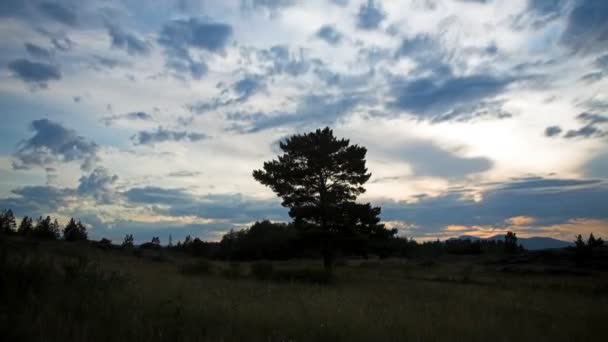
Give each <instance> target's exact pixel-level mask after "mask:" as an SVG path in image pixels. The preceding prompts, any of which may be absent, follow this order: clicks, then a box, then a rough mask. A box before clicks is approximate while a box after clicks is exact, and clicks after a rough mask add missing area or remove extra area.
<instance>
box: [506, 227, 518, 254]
mask: <svg viewBox="0 0 608 342" xmlns="http://www.w3.org/2000/svg"><path fill="white" fill-rule="evenodd" d="M516 251H517V235H515V233H513V232H507V235H505V252H507V253H515V252H516Z"/></svg>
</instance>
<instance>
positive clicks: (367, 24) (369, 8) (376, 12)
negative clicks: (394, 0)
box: [357, 0, 386, 30]
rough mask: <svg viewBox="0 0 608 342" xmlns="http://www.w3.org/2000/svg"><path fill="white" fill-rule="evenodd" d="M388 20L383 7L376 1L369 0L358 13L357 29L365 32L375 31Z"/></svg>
mask: <svg viewBox="0 0 608 342" xmlns="http://www.w3.org/2000/svg"><path fill="white" fill-rule="evenodd" d="M385 18H386V13H385V12H384V10H383V9H382V5H381V4H379V3H376V2H375V1H374V0H368V1H367V3H364V4H362V5H361V7H359V13H357V27H358V28H360V29H363V30H374V29H377V28H378V27H379V26H380V23H382V21H384V19H385Z"/></svg>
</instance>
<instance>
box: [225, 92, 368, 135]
mask: <svg viewBox="0 0 608 342" xmlns="http://www.w3.org/2000/svg"><path fill="white" fill-rule="evenodd" d="M363 100H364V99H362V98H360V97H358V96H354V95H342V96H331V95H312V94H311V95H306V96H303V97H302V98H300V99H299V100H298V102H297V104H296V108H295V110H294V111H292V112H280V111H276V112H271V113H262V112H254V113H246V112H233V113H230V114H228V116H227V118H228V120H230V121H233V122H234V125H233V126H232V130H235V131H240V132H246V133H253V132H259V131H263V130H266V129H271V128H274V127H280V126H288V125H295V126H306V125H308V124H311V123H314V125H316V126H318V125H325V124H332V123H333V122H335V121H336V120H338V119H339V118H341V117H342V116H344V115H346V114H348V113H350V112H351V111H352V110H353V109H354V108H355V107H356V106H357V105H358V104H359V103H360V102H361V101H363Z"/></svg>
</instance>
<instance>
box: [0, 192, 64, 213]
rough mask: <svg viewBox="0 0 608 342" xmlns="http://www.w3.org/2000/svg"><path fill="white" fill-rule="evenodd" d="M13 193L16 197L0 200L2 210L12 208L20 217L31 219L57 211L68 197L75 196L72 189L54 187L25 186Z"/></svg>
mask: <svg viewBox="0 0 608 342" xmlns="http://www.w3.org/2000/svg"><path fill="white" fill-rule="evenodd" d="M11 192H12V194H13V195H15V196H13V197H7V198H0V208H10V209H12V210H13V211H14V212H15V213H16V214H18V215H20V216H21V215H24V216H25V215H28V216H30V217H37V216H39V215H43V214H46V213H49V212H51V211H56V210H57V209H59V208H60V207H61V206H62V205H63V204H64V203H65V199H66V197H67V196H70V195H73V191H72V190H70V189H64V188H57V187H54V186H25V187H21V188H18V189H15V190H13V191H11Z"/></svg>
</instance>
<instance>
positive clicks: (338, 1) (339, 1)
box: [329, 0, 349, 7]
mask: <svg viewBox="0 0 608 342" xmlns="http://www.w3.org/2000/svg"><path fill="white" fill-rule="evenodd" d="M329 2H331V3H332V4H335V5H338V6H341V7H344V6H346V5H348V2H349V0H329Z"/></svg>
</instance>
